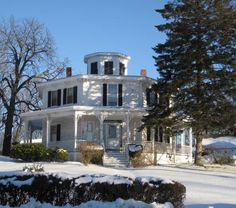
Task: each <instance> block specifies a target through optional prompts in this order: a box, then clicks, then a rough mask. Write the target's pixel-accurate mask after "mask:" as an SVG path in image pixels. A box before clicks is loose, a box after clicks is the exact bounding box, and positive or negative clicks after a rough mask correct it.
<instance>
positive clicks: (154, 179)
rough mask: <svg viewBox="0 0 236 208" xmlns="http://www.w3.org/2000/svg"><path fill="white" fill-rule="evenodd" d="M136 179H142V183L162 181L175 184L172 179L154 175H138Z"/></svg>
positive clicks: (162, 182)
mask: <svg viewBox="0 0 236 208" xmlns="http://www.w3.org/2000/svg"><path fill="white" fill-rule="evenodd" d="M136 180H138V181H141V182H142V183H152V182H158V181H161V184H174V182H173V181H171V180H168V179H162V178H157V177H152V176H143V177H136Z"/></svg>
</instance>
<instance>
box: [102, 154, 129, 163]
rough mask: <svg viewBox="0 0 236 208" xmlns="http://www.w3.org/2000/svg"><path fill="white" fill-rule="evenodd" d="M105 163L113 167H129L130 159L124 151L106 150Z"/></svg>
mask: <svg viewBox="0 0 236 208" xmlns="http://www.w3.org/2000/svg"><path fill="white" fill-rule="evenodd" d="M103 165H104V166H113V167H127V166H128V165H129V159H128V157H127V155H126V154H125V153H124V152H120V151H106V152H105V153H104V156H103Z"/></svg>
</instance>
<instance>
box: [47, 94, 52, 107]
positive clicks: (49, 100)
mask: <svg viewBox="0 0 236 208" xmlns="http://www.w3.org/2000/svg"><path fill="white" fill-rule="evenodd" d="M51 99H52V92H51V91H48V107H51Z"/></svg>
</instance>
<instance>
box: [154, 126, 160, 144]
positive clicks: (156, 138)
mask: <svg viewBox="0 0 236 208" xmlns="http://www.w3.org/2000/svg"><path fill="white" fill-rule="evenodd" d="M158 134H159V131H158V126H156V128H155V141H156V142H159V139H158Z"/></svg>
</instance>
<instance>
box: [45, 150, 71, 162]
mask: <svg viewBox="0 0 236 208" xmlns="http://www.w3.org/2000/svg"><path fill="white" fill-rule="evenodd" d="M47 152H48V154H47V161H57V162H64V161H67V160H68V152H67V150H65V149H62V148H58V147H56V148H49V149H48V150H47Z"/></svg>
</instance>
